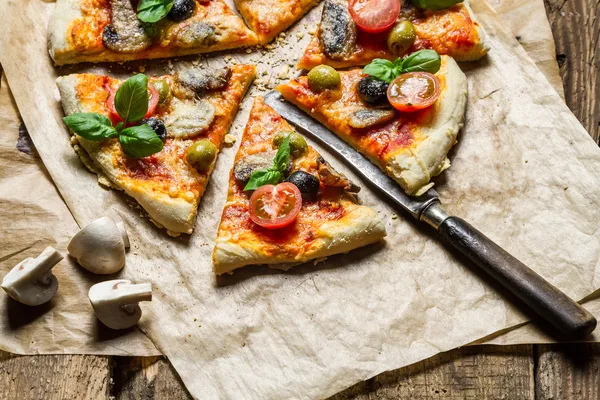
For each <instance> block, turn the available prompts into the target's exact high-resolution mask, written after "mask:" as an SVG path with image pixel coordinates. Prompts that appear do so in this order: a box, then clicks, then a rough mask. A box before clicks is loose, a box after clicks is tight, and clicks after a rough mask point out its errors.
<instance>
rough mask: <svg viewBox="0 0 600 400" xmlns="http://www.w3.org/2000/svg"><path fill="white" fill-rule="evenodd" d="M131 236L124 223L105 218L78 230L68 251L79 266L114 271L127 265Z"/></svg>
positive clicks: (102, 273)
mask: <svg viewBox="0 0 600 400" xmlns="http://www.w3.org/2000/svg"><path fill="white" fill-rule="evenodd" d="M128 247H129V237H128V236H127V232H126V231H125V226H124V225H123V223H122V222H119V223H115V222H114V221H113V220H112V219H110V218H108V217H102V218H100V219H97V220H95V221H94V222H92V223H90V224H89V225H87V226H86V227H85V228H83V229H82V230H80V231H79V232H77V234H75V236H73V238H72V239H71V241H70V242H69V246H68V247H67V250H68V251H69V254H70V255H71V256H73V257H74V258H75V259H77V262H78V263H79V265H81V266H82V267H83V268H85V269H87V270H88V271H90V272H93V273H95V274H101V275H106V274H114V273H115V272H118V271H119V270H121V268H123V267H124V266H125V249H126V248H128Z"/></svg>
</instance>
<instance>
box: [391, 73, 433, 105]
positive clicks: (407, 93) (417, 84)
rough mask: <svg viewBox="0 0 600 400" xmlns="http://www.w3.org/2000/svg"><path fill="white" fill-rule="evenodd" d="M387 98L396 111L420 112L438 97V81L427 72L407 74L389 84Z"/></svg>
mask: <svg viewBox="0 0 600 400" xmlns="http://www.w3.org/2000/svg"><path fill="white" fill-rule="evenodd" d="M387 97H388V100H389V101H390V103H392V105H393V106H394V108H395V109H397V110H398V111H403V112H413V111H418V110H422V109H423V108H427V107H429V106H431V105H432V104H433V103H435V101H436V100H437V99H438V97H440V80H439V79H438V77H437V76H435V75H433V74H430V73H429V72H407V73H405V74H402V75H400V76H399V77H397V78H396V79H394V80H393V81H392V83H390V86H389V87H388V90H387Z"/></svg>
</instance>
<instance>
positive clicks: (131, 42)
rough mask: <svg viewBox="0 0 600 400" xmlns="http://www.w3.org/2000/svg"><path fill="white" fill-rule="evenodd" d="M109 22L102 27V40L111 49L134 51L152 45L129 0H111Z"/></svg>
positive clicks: (122, 51)
mask: <svg viewBox="0 0 600 400" xmlns="http://www.w3.org/2000/svg"><path fill="white" fill-rule="evenodd" d="M110 3H111V24H109V25H106V27H104V31H103V32H102V42H103V43H104V45H105V46H106V47H108V48H109V49H110V50H112V51H117V52H119V53H135V52H138V51H142V50H144V49H147V48H148V47H150V46H151V45H152V38H151V37H150V35H149V34H148V32H146V30H145V29H144V24H143V22H142V21H140V20H139V19H138V18H137V14H136V11H135V9H134V7H133V5H132V4H131V1H130V0H111V2H110Z"/></svg>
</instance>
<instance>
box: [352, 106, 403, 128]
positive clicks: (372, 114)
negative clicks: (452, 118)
mask: <svg viewBox="0 0 600 400" xmlns="http://www.w3.org/2000/svg"><path fill="white" fill-rule="evenodd" d="M395 115H396V113H395V112H394V110H389V109H388V110H380V109H372V108H365V109H362V110H358V111H355V112H353V113H352V114H350V116H348V125H350V126H351V127H353V128H368V127H370V126H374V125H378V124H382V123H384V122H388V121H390V120H392V119H393V118H394V116H395Z"/></svg>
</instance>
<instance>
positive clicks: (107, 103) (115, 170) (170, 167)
mask: <svg viewBox="0 0 600 400" xmlns="http://www.w3.org/2000/svg"><path fill="white" fill-rule="evenodd" d="M255 74H256V68H255V66H253V65H236V66H233V67H230V68H225V69H221V70H207V69H203V70H200V69H189V70H183V71H180V72H178V73H176V74H175V75H165V76H160V77H151V78H149V79H148V82H147V84H146V85H147V88H148V92H149V93H150V95H149V97H147V99H148V100H147V101H148V108H147V110H148V111H147V114H146V115H145V116H144V119H142V120H141V121H137V122H136V123H134V124H131V123H127V124H123V122H122V121H121V119H122V118H123V115H121V114H123V112H122V111H120V109H121V108H123V104H122V103H124V101H123V99H124V98H125V96H127V95H128V94H129V93H131V92H132V91H133V90H135V89H132V87H133V86H132V84H129V82H130V81H131V79H130V80H127V81H126V82H125V83H127V85H126V84H125V83H123V81H120V80H118V79H114V78H111V77H108V76H103V75H94V74H73V75H68V76H63V77H59V78H58V79H57V85H58V88H59V91H60V95H61V102H62V105H63V109H64V111H65V114H66V115H67V116H68V117H66V118H65V122H66V123H67V125H68V126H69V128H71V131H73V132H74V133H76V134H74V135H73V139H72V142H73V144H74V148H75V150H77V151H78V153H79V154H80V156H81V159H82V161H83V162H84V163H85V164H86V166H87V167H88V168H90V169H91V170H92V171H93V172H96V173H97V174H98V176H99V182H100V183H103V184H105V185H109V186H112V187H114V188H116V189H120V190H123V191H125V193H127V194H128V195H129V196H131V197H133V198H134V199H135V200H137V202H138V203H139V204H140V205H141V206H142V207H143V208H144V209H145V210H146V212H147V213H148V215H149V216H150V218H151V219H152V221H153V222H154V223H155V224H156V225H157V226H159V227H164V228H166V229H167V230H168V233H169V234H171V235H178V234H180V233H192V230H193V228H194V222H195V219H196V213H197V208H198V203H199V202H200V199H201V197H202V195H203V193H204V190H205V189H206V185H207V183H208V179H209V177H210V175H211V173H212V170H213V168H214V165H215V162H216V158H217V155H218V153H219V151H220V150H221V148H222V145H223V141H224V137H225V135H226V134H227V132H228V131H229V127H230V125H231V123H232V121H233V118H234V117H235V115H236V113H237V111H238V109H239V106H240V103H241V101H242V99H243V97H244V95H245V93H246V91H247V90H248V88H249V87H250V85H251V83H252V80H253V79H254V77H255ZM136 76H140V74H138V75H136ZM125 86H127V87H125ZM125 89H127V90H125ZM121 90H123V92H122V93H120V91H121ZM120 94H121V95H120ZM119 95H120V96H119ZM137 96H139V93H138V95H137ZM130 99H131V101H132V102H133V103H135V102H136V96H131V97H129V98H128V100H130ZM138 103H139V102H138ZM127 104H128V103H126V104H125V105H126V106H127ZM134 107H135V105H134ZM127 110H130V111H128V112H130V113H133V112H134V110H132V109H131V108H127ZM142 116H143V114H142ZM138 118H141V116H140V117H138ZM98 121H99V122H98ZM119 121H121V122H119ZM132 125H133V126H132ZM148 127H149V128H148ZM150 128H151V129H150ZM117 131H118V133H116V132H117ZM152 131H154V132H155V133H156V135H154V134H153V133H152ZM81 135H83V136H85V138H84V137H83V136H81ZM157 136H158V138H157ZM159 139H160V140H159ZM161 141H162V143H161ZM153 148H154V149H153ZM156 150H159V151H156ZM150 153H153V154H150Z"/></svg>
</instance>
